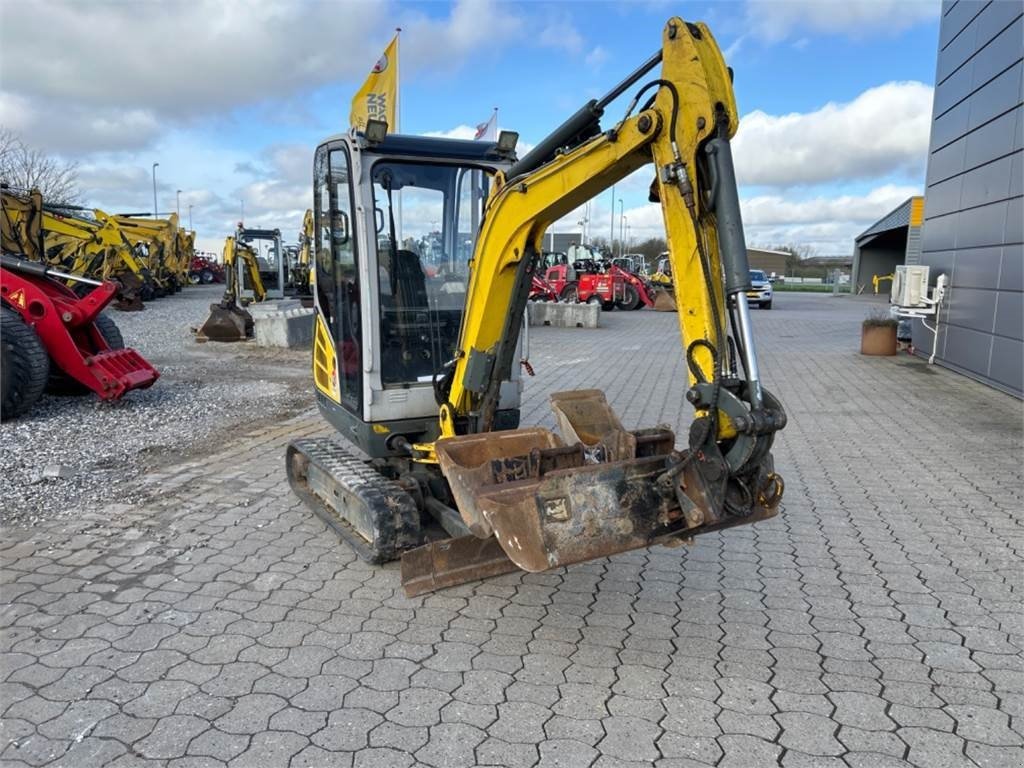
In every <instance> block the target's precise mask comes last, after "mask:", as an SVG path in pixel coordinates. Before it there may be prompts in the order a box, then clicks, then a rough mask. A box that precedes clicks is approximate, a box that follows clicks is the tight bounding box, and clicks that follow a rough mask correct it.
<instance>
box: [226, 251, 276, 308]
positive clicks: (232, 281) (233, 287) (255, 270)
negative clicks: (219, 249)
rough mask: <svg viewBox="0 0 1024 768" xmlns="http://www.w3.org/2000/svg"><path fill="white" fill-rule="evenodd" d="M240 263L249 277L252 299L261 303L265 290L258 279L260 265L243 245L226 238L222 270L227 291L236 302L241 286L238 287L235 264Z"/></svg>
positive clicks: (254, 253)
mask: <svg viewBox="0 0 1024 768" xmlns="http://www.w3.org/2000/svg"><path fill="white" fill-rule="evenodd" d="M238 261H241V262H242V264H243V265H244V266H245V272H246V274H247V275H249V284H250V285H251V286H252V295H253V299H254V300H256V301H263V300H264V299H265V298H267V289H266V288H265V287H264V285H263V278H261V277H260V265H259V262H258V261H257V260H256V252H255V251H254V250H253V249H252V248H250V247H249V246H248V245H246V244H245V243H242V242H239V241H238V240H237V239H236V238H234V237H228V238H227V239H226V240H225V241H224V270H225V273H226V274H227V278H226V281H227V291H228V292H230V293H231V294H232V295H233V296H234V298H235V300H236V301H237V300H238V298H239V296H240V295H241V290H240V289H241V286H239V285H238V269H237V266H236V265H237V263H238Z"/></svg>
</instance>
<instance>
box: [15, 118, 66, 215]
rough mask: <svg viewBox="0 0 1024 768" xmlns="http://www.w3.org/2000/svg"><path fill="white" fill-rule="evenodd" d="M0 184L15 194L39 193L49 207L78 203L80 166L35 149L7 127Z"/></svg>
mask: <svg viewBox="0 0 1024 768" xmlns="http://www.w3.org/2000/svg"><path fill="white" fill-rule="evenodd" d="M0 182H3V183H4V184H7V185H9V186H10V187H11V188H12V189H13V190H15V191H27V190H30V189H38V190H39V191H40V192H42V193H43V200H44V201H45V202H46V203H49V204H54V205H70V204H72V203H75V202H76V201H77V200H78V164H77V163H66V162H64V161H62V160H58V159H57V158H55V157H53V156H52V155H48V154H46V153H45V152H43V151H42V150H39V149H33V148H32V147H29V146H28V145H26V144H25V142H23V141H22V140H21V138H20V137H19V136H18V135H17V134H16V133H14V132H13V131H11V130H10V129H8V128H4V127H0Z"/></svg>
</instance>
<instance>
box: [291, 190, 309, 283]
mask: <svg viewBox="0 0 1024 768" xmlns="http://www.w3.org/2000/svg"><path fill="white" fill-rule="evenodd" d="M312 243H313V211H312V210H309V209H307V210H306V215H305V216H303V217H302V229H301V230H299V253H298V255H297V257H296V259H295V264H294V265H293V266H292V269H291V286H292V290H293V291H294V293H295V295H296V296H299V297H302V296H306V297H308V296H310V284H309V278H310V264H311V263H312V257H311V253H312Z"/></svg>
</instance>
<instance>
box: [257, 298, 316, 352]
mask: <svg viewBox="0 0 1024 768" xmlns="http://www.w3.org/2000/svg"><path fill="white" fill-rule="evenodd" d="M250 311H251V310H250ZM253 322H254V324H255V329H256V344H257V346H260V347H284V348H286V349H292V348H295V347H309V346H312V344H313V310H312V309H304V308H302V307H301V306H300V307H296V308H293V309H286V310H284V311H282V312H261V313H259V314H257V315H254V316H253Z"/></svg>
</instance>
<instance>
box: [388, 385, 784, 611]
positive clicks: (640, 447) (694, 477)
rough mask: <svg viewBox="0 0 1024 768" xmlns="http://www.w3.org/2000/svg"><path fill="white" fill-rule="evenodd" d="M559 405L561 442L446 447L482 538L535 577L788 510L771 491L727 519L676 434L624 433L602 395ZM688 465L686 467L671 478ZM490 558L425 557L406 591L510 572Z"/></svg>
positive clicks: (452, 475) (535, 434)
mask: <svg viewBox="0 0 1024 768" xmlns="http://www.w3.org/2000/svg"><path fill="white" fill-rule="evenodd" d="M551 405H552V408H553V410H554V412H555V417H556V421H557V422H558V424H559V427H560V430H561V432H562V435H561V436H558V435H556V434H554V433H552V432H550V431H548V430H546V429H543V428H536V427H534V428H529V429H517V430H509V431H505V432H492V433H485V434H476V435H467V436H464V437H451V438H444V439H441V440H438V441H437V443H435V449H436V451H437V457H438V461H439V463H440V465H441V471H442V472H443V473H444V476H445V478H446V479H447V480H448V483H449V485H450V486H451V488H452V493H453V495H454V496H455V498H456V500H457V502H458V506H459V511H460V513H461V514H462V517H463V520H464V521H465V523H466V525H467V526H468V527H469V528H470V531H472V533H473V534H475V536H477V537H479V538H486V537H489V536H491V535H493V536H494V537H495V539H496V540H497V542H498V544H499V545H500V546H501V548H502V550H504V553H505V555H507V557H508V559H509V560H511V561H512V562H513V563H514V564H515V565H516V566H518V567H519V568H521V569H523V570H526V571H543V570H546V569H548V568H554V567H558V566H564V565H569V564H572V563H578V562H583V561H585V560H592V559H594V558H599V557H607V556H609V555H613V554H616V553H619V552H625V551H628V550H631V549H637V548H641V547H648V546H651V545H652V544H658V543H661V544H668V545H672V544H678V543H681V542H682V541H685V540H687V539H689V538H690V537H691V536H693V535H695V534H697V533H703V532H705V531H709V530H716V529H719V528H725V527H729V526H731V525H736V524H739V523H750V522H754V521H757V520H761V519H765V518H768V517H772V516H773V515H774V514H775V512H776V508H777V506H778V500H779V497H778V495H772V494H768V495H766V494H764V493H758V494H757V496H756V498H754V499H752V500H751V504H750V505H749V506H748V507H747V508H746V509H744V510H743V512H742V514H735V515H733V514H730V513H727V512H722V513H718V512H716V511H715V510H716V509H718V508H719V507H720V505H719V504H716V503H714V501H713V498H714V496H715V493H716V489H715V488H714V487H710V486H709V485H708V483H707V480H706V479H705V474H706V472H705V473H702V472H700V471H698V469H697V467H696V463H697V462H687V461H686V460H685V459H686V454H685V452H684V453H682V454H680V453H677V452H676V451H675V434H674V433H673V432H672V430H670V429H667V428H662V427H656V428H653V429H643V430H636V431H628V430H626V429H624V428H623V427H622V424H621V423H620V421H619V419H618V417H617V416H616V414H615V412H614V411H613V410H612V409H611V407H610V406H609V405H608V402H607V400H606V399H605V396H604V394H603V393H602V392H600V391H599V390H579V391H573V392H560V393H556V394H553V395H552V396H551ZM680 465H681V466H683V470H682V471H680V472H678V473H677V474H675V475H671V473H669V474H667V470H669V469H670V468H671V467H673V466H680ZM666 476H668V477H670V479H669V481H668V482H666V481H665V477H666ZM456 541H458V540H451V542H452V543H453V544H454V542H456ZM428 546H436V544H435V545H428ZM460 549H463V550H466V551H467V552H468V553H469V554H467V555H466V559H460V558H459V557H458V551H459V550H460ZM479 550H480V548H473V547H467V546H466V545H464V544H460V545H459V546H458V547H456V546H451V547H449V548H448V549H446V550H445V551H444V552H443V557H438V555H437V553H434V552H426V551H423V552H420V551H419V550H413V551H412V552H410V553H409V554H408V555H406V558H404V559H403V569H402V574H403V583H404V584H407V585H408V588H409V589H410V590H411V591H413V592H415V593H419V592H422V591H426V590H427V589H429V588H431V587H429V586H428V585H430V584H436V585H440V586H450V585H452V584H456V583H461V581H464V580H467V579H466V578H460V576H466V577H468V578H480V576H479V575H474V574H478V572H480V571H482V572H484V573H486V572H487V569H494V570H498V569H499V568H500V560H501V558H500V557H495V555H494V552H491V551H488V553H487V557H486V558H484V557H482V555H481V554H480V552H479ZM406 559H407V560H408V562H407V563H406V562H404V561H405V560H406Z"/></svg>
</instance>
